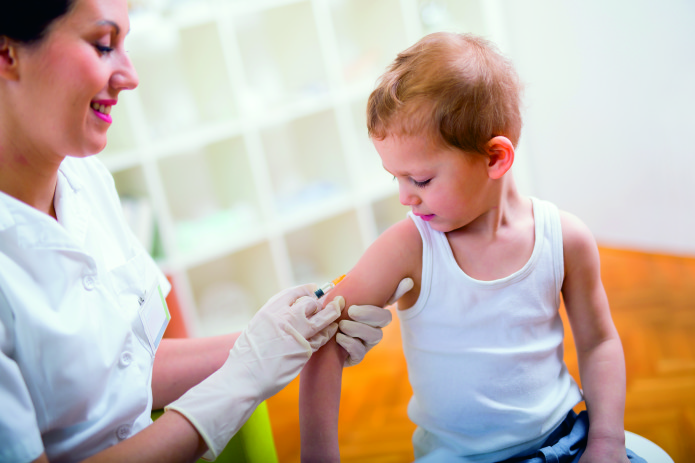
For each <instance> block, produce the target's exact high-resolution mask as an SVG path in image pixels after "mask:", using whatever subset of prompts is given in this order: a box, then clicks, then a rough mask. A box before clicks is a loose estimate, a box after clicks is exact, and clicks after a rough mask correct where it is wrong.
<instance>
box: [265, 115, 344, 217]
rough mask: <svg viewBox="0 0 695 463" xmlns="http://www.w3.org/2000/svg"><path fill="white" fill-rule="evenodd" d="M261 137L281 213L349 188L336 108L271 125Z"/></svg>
mask: <svg viewBox="0 0 695 463" xmlns="http://www.w3.org/2000/svg"><path fill="white" fill-rule="evenodd" d="M261 139H262V144H263V150H264V152H265V154H266V159H267V165H268V168H269V171H270V172H269V173H270V179H271V182H272V185H273V188H274V191H273V195H274V198H275V207H276V210H277V212H278V213H279V214H280V215H286V214H290V213H293V212H295V211H297V210H299V209H302V208H306V207H307V206H308V205H311V204H313V203H316V202H319V201H322V200H325V199H326V198H329V197H332V196H340V195H341V194H344V193H345V192H346V191H347V190H348V185H349V179H348V178H347V175H346V165H345V160H344V157H343V152H342V148H341V143H340V138H339V134H338V127H337V122H336V118H335V113H334V112H333V110H328V111H322V112H319V113H315V114H312V115H309V116H306V117H302V118H298V119H295V120H293V121H291V122H288V123H286V124H280V125H275V126H272V127H267V128H265V129H263V130H262V131H261Z"/></svg>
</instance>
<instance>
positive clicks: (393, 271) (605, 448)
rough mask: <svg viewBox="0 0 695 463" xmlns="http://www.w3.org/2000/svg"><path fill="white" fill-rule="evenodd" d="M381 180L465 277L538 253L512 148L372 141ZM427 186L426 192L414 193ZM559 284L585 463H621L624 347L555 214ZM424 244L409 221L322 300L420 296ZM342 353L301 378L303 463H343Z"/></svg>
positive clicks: (586, 255)
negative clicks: (583, 408) (572, 348)
mask: <svg viewBox="0 0 695 463" xmlns="http://www.w3.org/2000/svg"><path fill="white" fill-rule="evenodd" d="M373 141H374V144H375V146H376V148H377V151H378V152H379V155H380V156H381V158H382V162H383V165H384V167H385V169H386V170H388V171H389V172H390V173H392V174H393V175H394V176H395V178H396V179H397V180H398V182H399V190H400V201H401V202H402V203H403V204H404V205H407V206H410V207H411V209H412V210H413V213H415V214H416V215H424V216H425V217H429V216H430V215H432V216H433V217H432V218H431V219H430V225H431V227H432V228H433V229H435V230H439V231H443V232H445V233H446V235H447V238H448V241H449V244H450V246H451V249H452V252H453V254H454V257H455V259H456V261H457V263H458V264H459V266H460V267H461V269H462V270H463V271H464V272H465V273H466V274H468V275H469V276H471V277H472V278H475V279H478V280H495V279H499V278H503V277H505V276H508V275H510V274H512V273H514V272H516V271H517V270H519V269H521V268H522V267H523V266H524V265H525V263H526V262H527V261H528V259H529V258H530V256H531V253H532V250H533V246H534V241H535V237H534V218H533V209H532V205H531V201H530V199H529V198H526V197H523V196H522V195H520V193H519V192H518V190H517V189H516V186H515V184H514V180H513V176H512V173H511V170H510V169H511V166H512V164H513V161H514V147H513V145H512V144H511V142H509V140H507V139H506V138H505V137H494V138H493V139H491V140H490V142H489V143H488V145H487V146H486V154H485V155H481V154H470V153H463V152H461V151H459V150H456V149H454V148H450V147H448V148H447V147H443V146H442V145H441V144H436V143H434V144H433V142H432V141H431V140H430V137H427V136H414V135H395V136H394V135H391V136H387V137H385V138H384V139H382V140H373ZM423 182H427V185H426V186H417V185H419V184H422V183H423ZM561 226H562V237H563V243H564V264H565V279H564V283H563V286H562V296H563V298H564V301H565V307H566V310H567V314H568V318H569V321H570V324H571V326H572V331H573V333H574V339H575V343H576V346H577V354H578V360H579V368H580V375H581V379H582V384H583V388H584V396H585V400H586V404H587V409H588V413H589V417H590V421H591V427H590V430H589V437H588V444H587V448H586V451H585V453H584V455H583V456H582V459H581V460H580V461H581V462H582V463H589V462H599V461H600V462H609V461H610V462H625V461H627V457H626V456H625V442H624V432H623V413H624V403H625V368H624V360H623V352H622V346H621V343H620V339H619V337H618V334H617V331H616V329H615V327H614V325H613V322H612V319H611V315H610V309H609V306H608V301H607V298H606V294H605V291H604V289H603V285H602V283H601V280H600V269H599V258H598V250H597V246H596V243H595V241H594V238H593V237H592V235H591V233H590V231H589V230H588V228H587V227H586V226H585V225H584V224H583V223H582V222H581V221H580V220H579V219H577V218H576V217H574V216H572V215H571V214H568V213H565V212H562V213H561ZM421 273H422V241H421V237H420V235H419V232H418V231H417V228H416V227H415V225H414V223H413V222H412V221H411V220H410V219H406V220H403V221H401V222H399V223H397V224H396V225H394V226H393V227H391V228H389V229H388V230H387V231H386V232H384V233H383V234H382V235H381V236H380V237H379V238H378V239H377V240H376V241H375V242H374V243H373V244H372V245H371V246H370V247H369V249H368V250H367V251H366V252H365V253H364V255H363V256H362V258H361V259H360V261H359V262H358V264H357V265H356V266H355V268H354V269H352V270H351V271H350V273H349V274H348V277H347V278H346V279H345V280H344V281H343V282H342V283H341V284H340V285H339V286H338V287H336V288H335V289H334V290H333V291H332V292H331V294H330V295H329V298H328V299H332V298H333V297H334V296H336V295H342V296H343V297H344V298H345V300H346V305H348V306H349V305H352V304H374V305H382V306H383V305H384V303H385V302H386V301H387V300H388V297H389V296H390V295H391V294H392V293H393V291H394V289H395V287H396V285H397V284H398V282H399V281H400V280H401V279H402V278H405V277H410V278H412V279H413V281H414V284H415V286H414V289H413V290H412V291H410V292H409V293H407V294H406V295H405V296H404V297H402V298H401V299H400V300H399V302H398V309H401V310H402V309H406V308H409V307H410V306H412V305H413V304H414V303H415V302H416V301H417V298H418V296H419V292H420V283H421V281H420V280H421ZM344 359H345V354H344V352H341V349H339V348H338V346H337V345H336V344H335V343H334V342H333V343H329V344H327V345H326V346H325V347H324V348H323V349H322V350H321V351H319V352H318V353H317V354H315V355H314V357H312V359H311V360H310V362H309V364H308V365H307V366H306V367H305V369H304V371H303V372H302V376H301V386H300V425H301V440H302V461H304V462H311V461H321V462H327V461H339V459H340V454H339V448H338V438H337V423H338V408H339V401H340V380H341V370H342V366H343V362H344Z"/></svg>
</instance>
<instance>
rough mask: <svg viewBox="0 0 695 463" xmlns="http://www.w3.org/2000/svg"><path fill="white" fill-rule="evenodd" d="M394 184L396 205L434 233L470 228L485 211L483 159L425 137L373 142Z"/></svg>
mask: <svg viewBox="0 0 695 463" xmlns="http://www.w3.org/2000/svg"><path fill="white" fill-rule="evenodd" d="M372 142H373V143H374V146H375V148H376V150H377V151H378V153H379V156H380V157H381V162H382V165H383V166H384V169H386V170H387V171H388V172H389V173H391V174H392V175H393V176H394V178H395V179H396V180H398V189H399V195H400V198H399V199H400V202H401V204H403V205H404V206H410V208H411V210H412V212H413V214H415V215H417V216H419V217H421V218H422V219H423V220H426V221H428V222H429V223H430V226H431V227H432V228H433V229H434V230H437V231H441V232H449V231H452V230H456V229H458V228H461V227H463V226H465V225H468V224H469V223H471V222H472V221H473V220H475V219H476V218H477V217H479V216H480V215H481V214H483V213H484V212H485V211H486V210H487V209H488V208H487V207H486V203H487V202H488V196H489V195H488V194H486V193H487V192H488V188H489V186H490V178H489V177H488V171H487V157H486V156H483V155H478V154H471V153H465V152H463V151H461V150H457V149H455V148H451V147H444V146H441V145H439V144H435V143H433V142H432V141H430V140H429V137H426V136H414V135H389V136H387V137H386V138H384V139H383V140H377V139H372Z"/></svg>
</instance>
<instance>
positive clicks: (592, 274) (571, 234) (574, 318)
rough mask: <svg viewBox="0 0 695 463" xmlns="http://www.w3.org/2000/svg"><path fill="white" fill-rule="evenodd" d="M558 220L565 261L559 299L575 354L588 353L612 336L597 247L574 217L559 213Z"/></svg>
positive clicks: (611, 324) (613, 333) (584, 227)
mask: <svg viewBox="0 0 695 463" xmlns="http://www.w3.org/2000/svg"><path fill="white" fill-rule="evenodd" d="M560 220H561V224H562V239H563V248H564V261H565V279H564V282H563V284H562V296H563V299H564V301H565V308H566V310H567V316H568V319H569V322H570V325H571V327H572V333H573V335H574V339H575V343H576V345H577V350H578V351H579V350H588V349H591V348H592V347H594V346H596V345H598V344H599V343H601V342H602V341H604V340H606V339H608V338H611V337H613V336H615V334H616V330H615V325H614V324H613V319H612V318H611V313H610V307H609V305H608V298H607V297H606V292H605V290H604V288H603V283H602V282H601V268H600V258H599V253H598V246H597V245H596V241H595V239H594V237H593V235H592V234H591V231H590V230H589V229H588V227H587V226H586V225H585V224H584V223H583V222H582V221H581V220H579V219H578V218H577V217H575V216H574V215H572V214H569V213H566V212H561V213H560Z"/></svg>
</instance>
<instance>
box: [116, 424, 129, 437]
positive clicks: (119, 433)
mask: <svg viewBox="0 0 695 463" xmlns="http://www.w3.org/2000/svg"><path fill="white" fill-rule="evenodd" d="M130 429H131V428H130V425H129V424H123V425H121V426H119V427H118V429H116V437H118V440H125V439H127V438H128V436H130Z"/></svg>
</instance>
